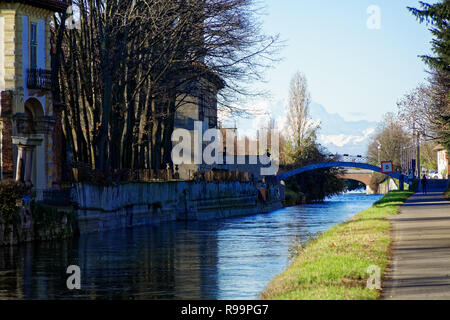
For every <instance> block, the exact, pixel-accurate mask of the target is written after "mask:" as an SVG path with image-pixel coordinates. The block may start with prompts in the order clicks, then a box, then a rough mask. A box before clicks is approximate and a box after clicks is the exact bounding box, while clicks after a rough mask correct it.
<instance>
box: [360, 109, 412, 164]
mask: <svg viewBox="0 0 450 320" xmlns="http://www.w3.org/2000/svg"><path fill="white" fill-rule="evenodd" d="M411 143H412V139H411V135H410V134H409V133H408V132H407V131H406V130H405V129H404V126H403V124H402V122H400V121H399V120H398V119H397V118H396V117H395V115H394V114H393V113H387V114H385V115H384V119H383V122H382V123H381V124H380V126H379V127H378V130H377V132H376V133H375V134H374V135H373V136H372V137H371V140H370V143H369V147H368V152H367V156H368V158H369V162H370V163H373V164H376V165H379V163H378V152H379V151H380V160H381V161H393V163H394V168H395V169H399V168H401V150H402V148H403V147H405V146H408V145H410V144H411ZM379 147H380V150H379Z"/></svg>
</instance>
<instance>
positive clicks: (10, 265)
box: [0, 194, 379, 299]
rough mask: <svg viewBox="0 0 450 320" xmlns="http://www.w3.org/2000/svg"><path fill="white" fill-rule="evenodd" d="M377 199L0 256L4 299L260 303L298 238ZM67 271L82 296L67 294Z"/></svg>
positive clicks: (356, 198)
mask: <svg viewBox="0 0 450 320" xmlns="http://www.w3.org/2000/svg"><path fill="white" fill-rule="evenodd" d="M377 199H379V196H366V195H348V194H347V195H342V196H338V197H335V198H332V199H329V200H328V201H326V202H325V203H321V204H313V205H305V206H299V207H292V208H285V209H282V210H279V211H276V212H273V213H270V214H265V215H256V216H251V217H241V218H235V219H230V220H216V221H208V222H195V223H184V222H183V223H182V222H180V223H169V224H164V225H161V226H157V227H156V226H153V227H141V228H134V229H126V230H120V231H113V232H107V233H102V234H94V235H88V236H82V237H80V238H79V239H75V240H73V241H66V242H47V243H38V244H27V245H24V246H21V247H20V248H3V249H0V299H256V298H258V293H259V292H261V291H262V290H263V289H264V287H265V285H266V284H267V283H268V282H269V281H270V279H271V278H272V277H273V276H275V275H276V274H278V273H280V272H281V271H282V270H283V269H284V268H285V267H286V264H287V261H288V257H289V252H288V248H289V247H290V246H291V245H292V241H293V240H294V239H296V238H298V237H300V238H302V239H306V238H307V237H308V235H310V234H315V233H317V232H319V231H324V230H327V229H328V228H330V227H331V226H332V225H334V224H336V223H339V222H342V221H345V220H347V219H349V218H350V217H351V216H353V215H354V214H355V213H357V212H358V211H360V210H362V209H365V208H367V207H369V206H371V204H372V203H373V202H374V201H376V200H377ZM69 265H78V266H80V268H81V272H82V274H81V279H82V280H81V281H82V289H81V290H79V291H69V290H68V289H67V287H66V280H67V277H68V276H69V275H67V274H66V269H67V267H68V266H69Z"/></svg>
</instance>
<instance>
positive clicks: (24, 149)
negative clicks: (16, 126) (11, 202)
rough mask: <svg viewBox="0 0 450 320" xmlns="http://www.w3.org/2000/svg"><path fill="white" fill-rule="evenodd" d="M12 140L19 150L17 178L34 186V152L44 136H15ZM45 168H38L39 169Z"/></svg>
mask: <svg viewBox="0 0 450 320" xmlns="http://www.w3.org/2000/svg"><path fill="white" fill-rule="evenodd" d="M12 141H13V144H14V145H16V146H17V148H18V151H19V152H18V155H17V171H16V180H18V181H20V180H22V181H23V180H24V181H23V182H25V183H26V184H27V185H30V186H32V173H33V152H34V150H35V149H36V147H37V146H40V145H41V144H42V137H40V136H33V135H30V136H27V137H20V136H14V137H12ZM44 169H45V168H37V170H44Z"/></svg>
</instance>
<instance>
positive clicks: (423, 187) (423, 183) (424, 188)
mask: <svg viewBox="0 0 450 320" xmlns="http://www.w3.org/2000/svg"><path fill="white" fill-rule="evenodd" d="M422 192H423V194H427V176H426V175H423V178H422Z"/></svg>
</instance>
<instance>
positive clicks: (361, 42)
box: [258, 0, 431, 121]
mask: <svg viewBox="0 0 450 320" xmlns="http://www.w3.org/2000/svg"><path fill="white" fill-rule="evenodd" d="M261 1H262V2H265V3H266V8H265V10H264V11H265V12H266V13H267V15H266V16H264V17H263V20H264V28H265V31H266V32H267V33H270V34H277V33H279V34H280V35H281V37H282V39H284V40H286V47H285V48H284V49H283V50H282V51H281V57H282V58H283V61H282V62H280V63H278V64H277V65H276V67H275V68H274V69H271V70H269V71H268V72H267V80H268V83H266V84H264V85H262V84H259V85H258V86H263V87H264V88H266V89H269V90H270V92H271V94H272V97H271V100H272V101H270V102H268V107H269V108H271V105H272V104H273V105H276V104H277V101H280V100H282V99H286V98H287V96H288V88H289V82H290V78H291V76H292V75H293V73H294V72H295V71H296V70H300V71H301V72H303V73H304V74H305V75H306V77H307V79H308V83H309V89H310V92H311V96H312V99H313V101H314V102H317V103H319V104H322V105H323V106H324V107H325V108H326V109H327V110H328V112H330V113H339V114H340V115H342V116H343V117H344V118H345V119H347V120H371V121H379V120H381V118H382V115H383V114H384V113H386V112H389V111H393V110H396V102H397V101H398V100H399V99H400V98H401V97H402V96H403V95H404V94H405V93H406V92H408V91H410V90H412V89H413V88H414V87H416V86H417V85H418V84H419V83H420V82H423V81H424V80H425V79H426V77H427V74H426V73H425V65H424V63H423V62H422V60H421V59H420V58H418V55H421V54H426V53H429V52H430V41H431V34H430V32H429V31H428V28H427V27H426V25H425V24H420V23H419V22H418V21H417V20H416V19H415V17H414V16H413V15H412V14H411V13H410V12H409V11H408V10H407V9H406V7H407V6H415V7H417V6H418V1H408V0H370V1H366V0H320V1H317V0H310V1H308V0H261ZM371 5H376V6H378V7H379V9H380V13H381V20H380V22H381V29H369V28H368V26H367V21H368V19H369V18H370V17H371V15H370V14H368V13H367V9H368V8H369V7H370V6H371Z"/></svg>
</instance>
